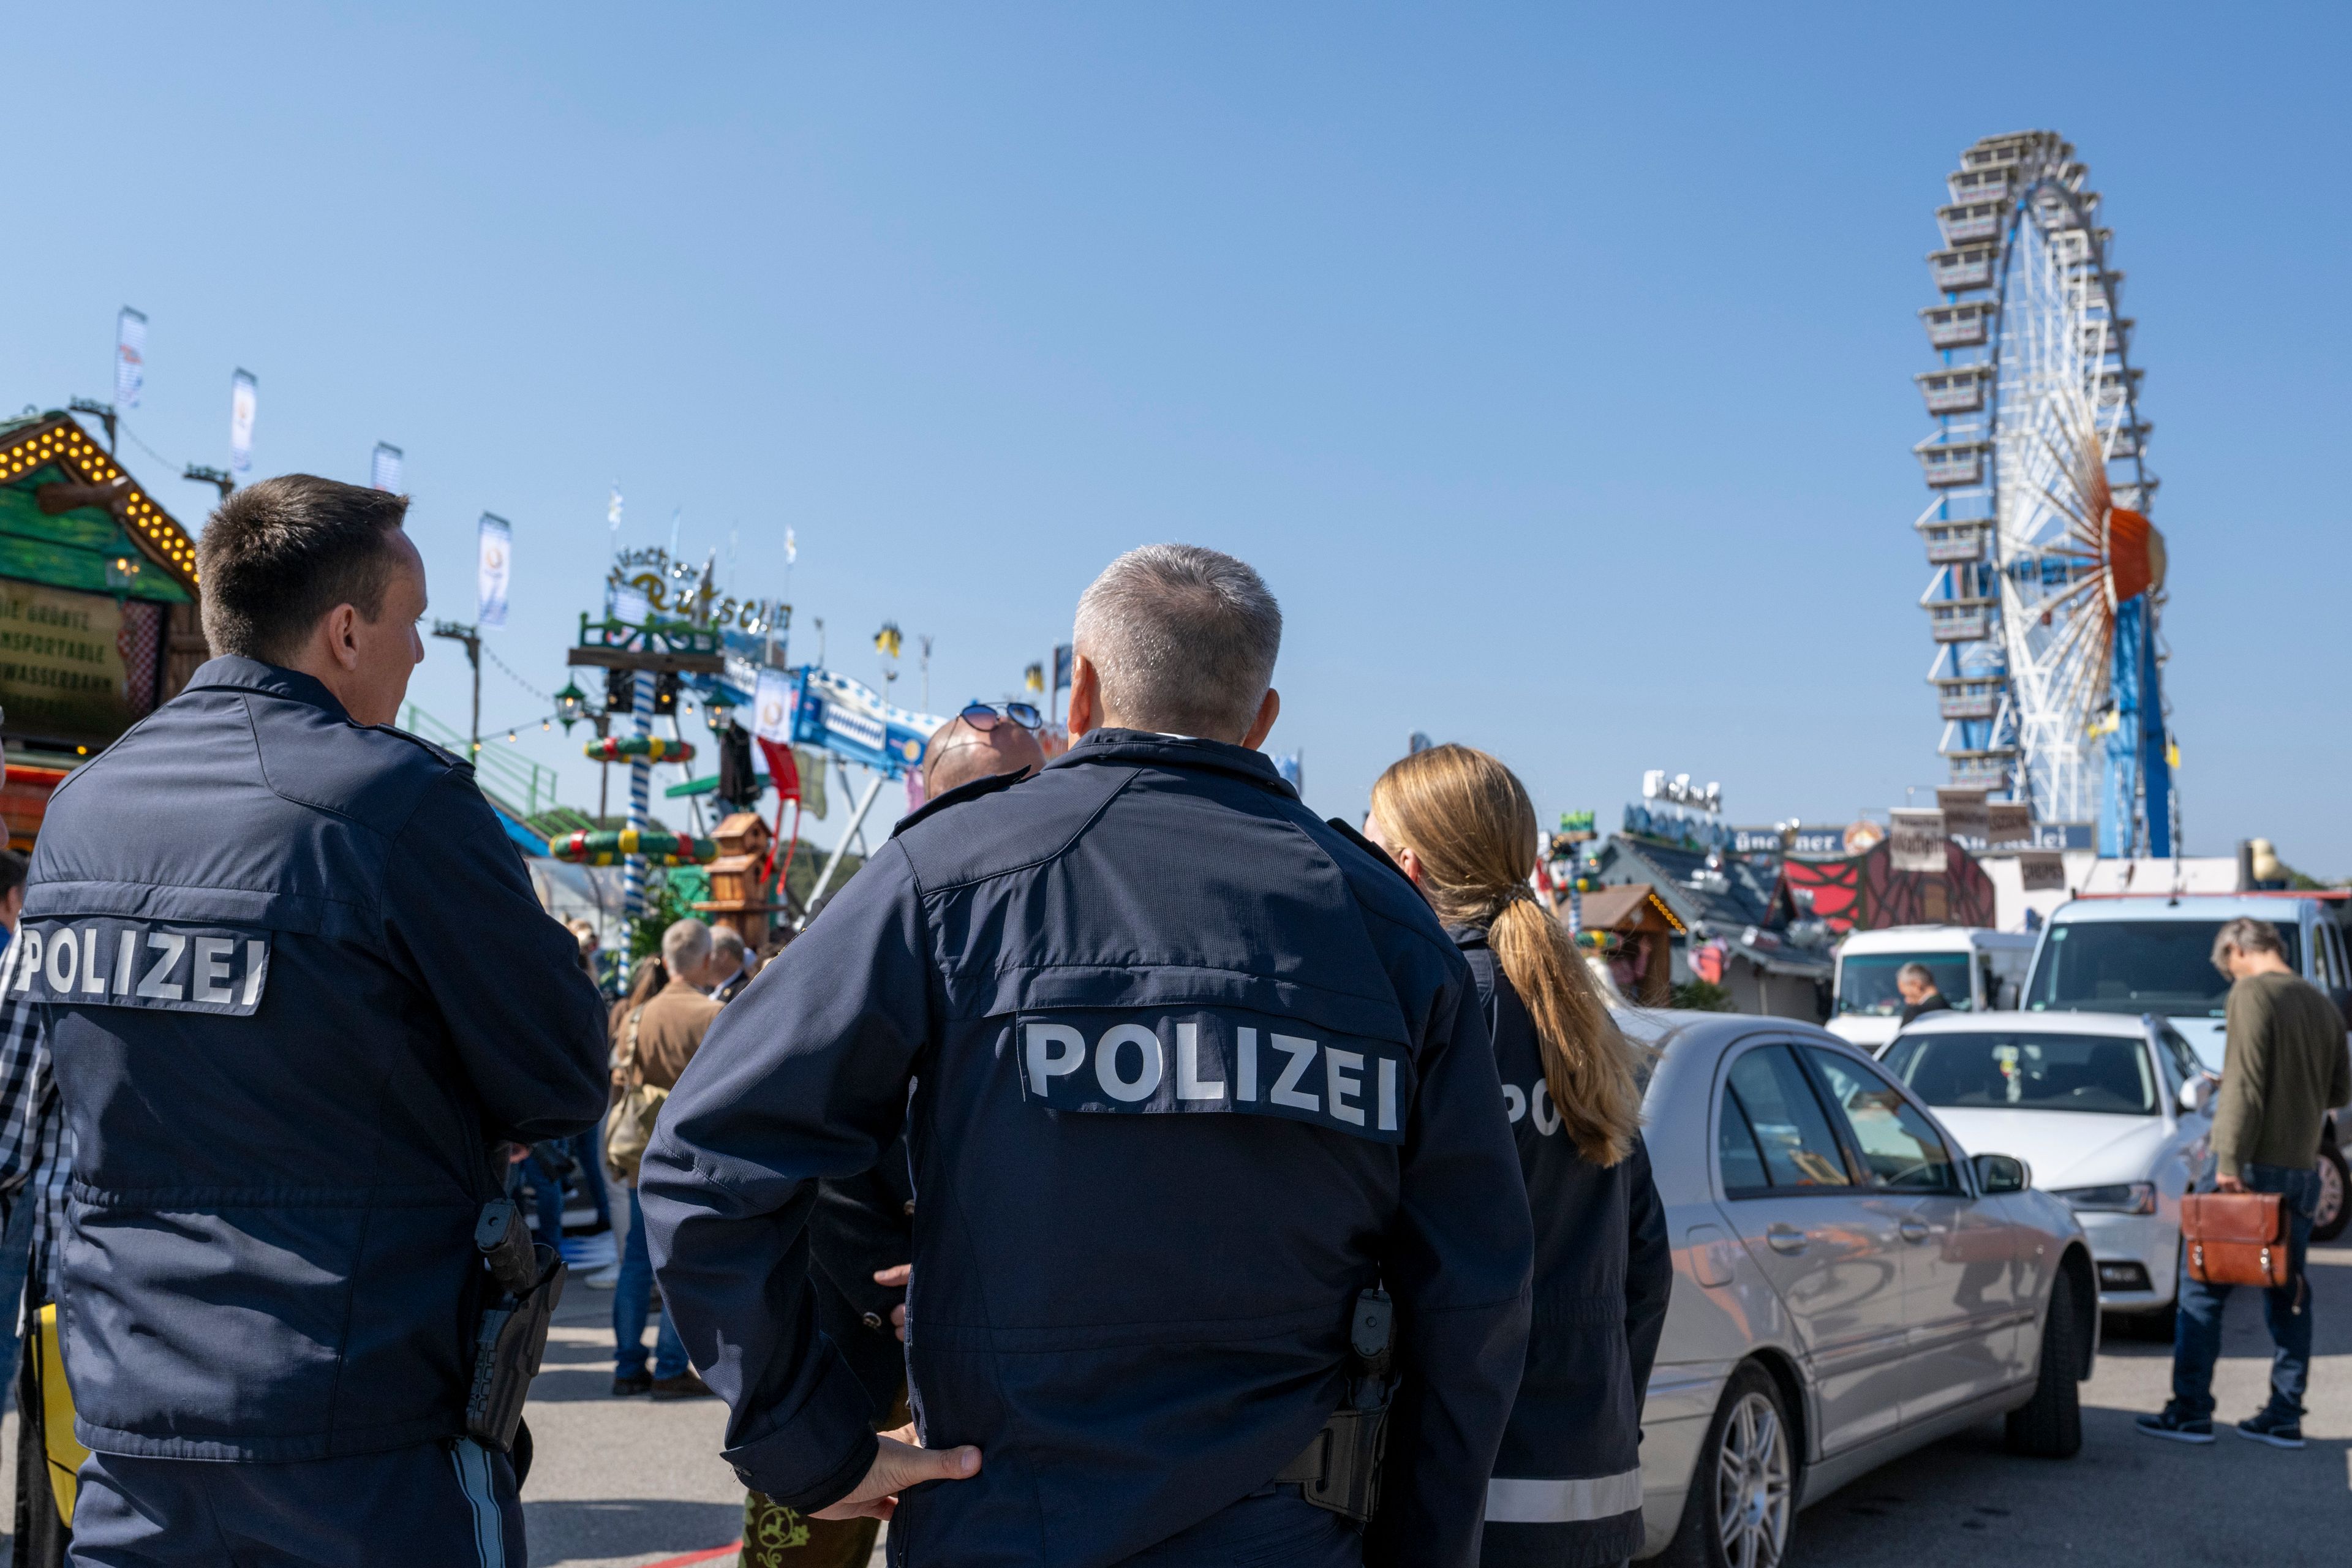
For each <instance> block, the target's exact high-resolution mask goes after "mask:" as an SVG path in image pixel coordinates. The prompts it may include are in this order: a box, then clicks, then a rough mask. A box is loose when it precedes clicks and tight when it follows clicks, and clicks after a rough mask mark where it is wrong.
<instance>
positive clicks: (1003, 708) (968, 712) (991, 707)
mask: <svg viewBox="0 0 2352 1568" xmlns="http://www.w3.org/2000/svg"><path fill="white" fill-rule="evenodd" d="M956 717H957V718H959V719H961V720H962V721H964V722H965V723H967V724H969V725H971V727H972V728H973V729H975V730H977V731H980V732H981V733H982V734H983V735H985V734H986V733H988V732H989V731H991V730H993V729H995V728H996V727H997V726H998V725H999V724H1002V723H1003V722H1004V721H1006V720H1007V719H1010V720H1012V721H1013V722H1014V723H1015V724H1018V725H1020V726H1021V727H1022V728H1023V729H1024V730H1035V729H1039V728H1042V727H1043V726H1044V724H1045V716H1044V715H1043V714H1041V713H1039V712H1038V711H1037V710H1035V709H1034V708H1032V707H1030V706H1029V704H1027V703H1026V702H974V703H972V704H971V706H969V707H967V708H966V709H965V710H963V711H962V712H961V713H959V714H957V715H956Z"/></svg>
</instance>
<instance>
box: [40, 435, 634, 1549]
mask: <svg viewBox="0 0 2352 1568" xmlns="http://www.w3.org/2000/svg"><path fill="white" fill-rule="evenodd" d="M406 506H407V502H406V500H404V498H401V497H398V496H390V495H383V494H381V493H378V492H376V491H373V490H364V489H358V488H356V487H354V486H351V485H342V484H336V483H333V482H332V481H330V480H327V479H311V478H309V477H306V476H291V477H288V478H284V479H267V480H264V481H262V482H261V483H259V484H256V485H254V486H252V487H250V488H249V489H244V490H241V491H239V492H238V493H237V494H236V495H235V496H233V497H231V498H230V499H229V500H227V501H226V502H225V503H224V504H223V505H222V507H221V509H220V510H219V511H218V512H216V513H215V515H214V517H213V519H212V521H211V524H210V526H209V527H208V528H206V530H205V534H204V537H203V539H202V541H201V542H199V544H198V545H197V562H198V565H199V569H200V573H201V580H202V582H203V584H204V619H205V635H206V637H207V639H208V640H209V641H210V642H211V644H212V647H213V649H214V651H215V654H216V655H217V656H218V657H215V658H213V659H212V660H211V661H210V662H209V663H207V664H205V665H204V666H203V667H202V668H199V669H197V670H196V672H195V674H194V678H193V679H191V680H190V681H189V683H188V686H187V689H186V690H185V691H184V692H183V693H182V694H181V695H180V696H178V697H176V698H174V699H173V700H171V701H170V702H167V703H165V704H164V705H163V707H162V708H160V709H159V710H156V711H155V712H154V713H153V714H152V715H150V716H149V717H148V718H147V719H145V720H144V721H142V722H140V723H139V724H138V725H137V726H135V727H134V728H133V729H132V730H131V731H130V733H128V734H127V735H125V736H124V737H123V738H122V739H121V740H120V741H119V742H116V743H115V744H114V745H113V746H112V747H111V748H110V749H109V750H108V751H107V752H104V753H102V754H101V755H100V756H99V757H98V758H97V759H96V760H94V761H92V762H91V763H89V765H88V766H87V767H85V768H83V769H82V770H81V771H80V772H79V773H76V774H75V775H74V776H73V777H72V778H70V779H68V781H67V782H66V783H65V784H63V785H62V786H61V787H60V788H59V789H58V792H57V794H56V796H55V797H54V799H53V800H52V802H51V804H50V805H49V809H48V816H47V821H46V822H45V823H44V824H43V825H42V828H41V834H40V838H39V842H38V844H37V847H36V849H35V851H34V856H33V868H32V879H31V892H30V895H29V896H28V897H27V899H26V905H25V921H24V927H23V931H24V934H23V936H22V937H21V938H20V940H19V941H18V942H16V943H14V944H12V949H11V952H10V954H9V960H8V963H7V966H6V969H5V975H4V976H0V984H8V985H11V986H13V987H15V988H16V989H17V990H19V991H24V992H27V993H28V994H31V995H33V996H35V997H37V999H39V1000H40V1001H41V1002H42V1003H43V1004H45V1005H46V1009H47V1028H48V1030H49V1038H50V1042H51V1046H52V1048H53V1050H54V1052H55V1058H56V1063H57V1073H58V1087H59V1090H60V1093H61V1095H62V1097H63V1103H64V1108H65V1114H66V1117H67V1121H68V1125H69V1126H70V1128H71V1129H72V1131H73V1135H74V1140H75V1142H74V1160H73V1184H72V1188H71V1194H70V1209H69V1212H70V1215H71V1227H70V1228H71V1234H70V1236H69V1237H68V1240H67V1241H66V1244H65V1253H64V1289H63V1292H62V1294H63V1299H64V1308H63V1317H64V1342H65V1356H66V1370H67V1372H68V1375H69V1377H70V1379H71V1381H72V1385H73V1392H74V1397H75V1403H76V1405H77V1407H78V1412H79V1418H78V1419H77V1421H76V1423H75V1433H76V1435H77V1436H79V1438H80V1439H81V1441H82V1442H83V1443H84V1444H85V1445H87V1446H88V1447H89V1448H90V1449H91V1451H92V1452H91V1457H90V1458H89V1461H88V1462H87V1463H86V1464H85V1465H84V1466H83V1467H82V1469H81V1473H80V1492H79V1498H78V1500H77V1502H76V1506H75V1512H74V1519H73V1521H72V1522H73V1531H74V1545H73V1561H74V1562H75V1563H88V1564H100V1563H103V1564H108V1565H110V1568H114V1565H127V1564H138V1565H141V1568H154V1565H162V1564H180V1563H188V1564H194V1563H208V1564H209V1563H225V1562H235V1563H247V1564H256V1565H259V1564H278V1563H320V1564H334V1565H374V1564H384V1565H387V1568H388V1565H391V1564H394V1563H398V1564H416V1563H434V1564H447V1563H480V1564H483V1565H485V1568H492V1565H494V1568H521V1564H522V1563H523V1562H524V1552H523V1542H522V1519H521V1511H520V1505H519V1503H518V1502H517V1500H516V1495H515V1491H516V1479H515V1475H514V1471H513V1468H512V1467H511V1465H510V1464H509V1459H508V1458H507V1457H506V1456H505V1455H504V1454H502V1453H500V1452H498V1451H496V1449H495V1448H493V1447H486V1446H485V1445H484V1444H483V1443H481V1442H478V1441H476V1440H474V1439H473V1438H470V1437H468V1436H466V1433H467V1429H468V1421H467V1405H468V1398H469V1394H470V1393H471V1392H472V1389H473V1382H472V1379H473V1374H474V1373H475V1371H476V1366H477V1362H478V1359H479V1358H478V1357H477V1356H476V1354H475V1349H474V1342H475V1339H476V1335H477V1331H478V1327H479V1325H480V1324H481V1323H482V1322H483V1321H485V1308H486V1306H487V1305H488V1297H489V1296H490V1295H491V1294H492V1293H493V1292H494V1290H495V1289H496V1288H495V1287H494V1286H492V1284H491V1283H490V1281H489V1279H488V1278H487V1277H486V1274H485V1270H484V1268H483V1260H482V1257H481V1255H480V1254H479V1253H478V1251H477V1250H476V1226H477V1221H478V1216H480V1215H481V1214H482V1211H483V1208H484V1205H485V1204H486V1203H488V1202H490V1201H492V1200H495V1199H498V1198H499V1197H500V1196H502V1194H503V1191H504V1188H503V1177H504V1172H503V1169H502V1168H501V1163H494V1158H493V1152H492V1145H493V1144H494V1142H497V1141H499V1140H507V1139H512V1140H516V1141H536V1140H541V1139H549V1138H562V1137H566V1136H569V1135H571V1134H573V1133H576V1132H580V1131H584V1130H585V1129H587V1128H588V1127H589V1126H591V1125H592V1124H593V1122H594V1121H595V1119H596V1117H597V1115H598V1114H599V1113H600V1112H601V1111H602V1110H604V1099H605V1081H604V1080H605V1071H604V1027H603V1008H602V1006H601V1005H600V1004H599V1002H598V999H597V996H596V993H595V989H594V987H593V985H592V984H590V983H589V981H588V979H587V977H586V976H585V975H583V973H581V970H580V963H579V959H578V956H577V948H576V945H575V944H574V942H573V941H572V936H571V935H570V933H569V932H567V931H564V930H563V928H562V927H561V926H559V925H558V924H556V923H555V921H552V920H551V919H549V918H548V917H547V916H546V915H545V914H544V913H542V912H541V910H540V907H539V904H538V900H536V899H535V898H534V896H533V895H532V892H531V887H530V879H529V878H527V877H526V876H525V875H524V873H523V868H522V865H521V862H520V858H518V857H517V855H516V853H515V850H514V847H513V846H512V844H511V843H509V841H508V839H507V837H506V835H505V832H504V830H503V828H502V826H500V823H499V818H498V816H496V815H495V814H494V813H493V812H492V811H491V809H490V808H489V806H488V804H487V803H486V802H484V800H483V799H482V795H481V792H480V791H479V790H478V789H477V788H476V787H475V785H474V779H473V770H472V769H471V768H469V767H467V765H466V764H465V763H461V762H459V761H458V760H457V758H456V757H453V756H451V755H449V754H448V753H447V752H442V751H439V750H437V749H436V748H434V747H432V746H428V745H426V744H425V742H421V741H418V740H416V739H415V738H414V737H412V736H409V735H405V734H403V733H401V732H400V731H396V730H393V729H390V728H388V727H387V726H388V725H389V723H390V721H391V720H392V719H393V718H394V715H395V714H396V713H397V711H398V710H399V704H400V700H401V698H402V696H403V694H404V692H405V690H406V689H407V685H408V676H409V672H410V671H411V670H412V669H413V668H415V664H416V662H417V661H418V660H419V659H420V658H423V648H422V647H421V646H420V644H419V642H418V640H417V636H416V627H415V622H416V619H417V617H418V616H420V615H421V614H422V613H423V612H424V609H425V571H424V564H423V563H422V562H421V561H420V560H419V558H418V556H417V553H416V550H415V546H414V545H412V544H411V543H410V542H409V541H408V537H407V535H406V534H405V533H404V532H403V531H402V530H401V521H402V517H403V514H404V510H405V508H406ZM525 1256H526V1258H527V1257H528V1249H525ZM222 1460H226V1461H231V1462H229V1463H218V1462H205V1463H199V1462H194V1461H222Z"/></svg>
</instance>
